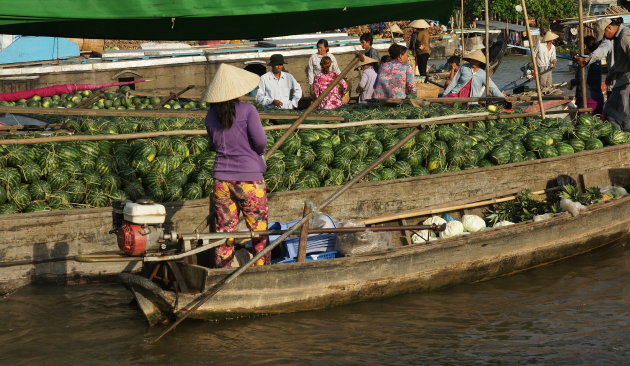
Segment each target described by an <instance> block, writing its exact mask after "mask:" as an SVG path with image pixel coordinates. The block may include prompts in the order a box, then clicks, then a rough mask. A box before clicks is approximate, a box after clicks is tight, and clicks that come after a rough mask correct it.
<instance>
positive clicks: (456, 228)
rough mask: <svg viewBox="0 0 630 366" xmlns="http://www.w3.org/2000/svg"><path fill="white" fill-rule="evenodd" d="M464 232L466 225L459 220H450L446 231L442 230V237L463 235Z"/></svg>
mask: <svg viewBox="0 0 630 366" xmlns="http://www.w3.org/2000/svg"><path fill="white" fill-rule="evenodd" d="M463 233H464V225H463V224H462V223H461V222H459V221H457V220H453V221H449V222H447V223H446V228H445V229H444V231H441V232H440V238H443V239H446V238H452V237H454V236H458V235H462V234H463Z"/></svg>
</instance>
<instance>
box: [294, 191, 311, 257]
mask: <svg viewBox="0 0 630 366" xmlns="http://www.w3.org/2000/svg"><path fill="white" fill-rule="evenodd" d="M309 213H311V205H309V204H308V202H304V212H303V213H302V216H306V215H308V214H309ZM308 226H309V224H308V221H306V222H305V223H304V225H302V232H301V233H300V242H299V245H298V251H297V261H298V262H304V261H305V260H306V244H307V242H308V230H309V227H308Z"/></svg>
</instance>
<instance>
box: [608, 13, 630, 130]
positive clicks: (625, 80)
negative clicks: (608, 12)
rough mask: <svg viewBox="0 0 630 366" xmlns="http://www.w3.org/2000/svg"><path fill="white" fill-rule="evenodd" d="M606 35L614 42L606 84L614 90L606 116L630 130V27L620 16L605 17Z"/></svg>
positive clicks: (610, 120) (622, 127) (609, 98)
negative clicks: (625, 25) (627, 26)
mask: <svg viewBox="0 0 630 366" xmlns="http://www.w3.org/2000/svg"><path fill="white" fill-rule="evenodd" d="M602 25H604V26H605V27H604V32H603V33H604V37H605V38H606V39H608V40H610V41H611V42H612V55H613V56H612V57H613V62H612V66H610V67H609V68H608V74H607V76H606V84H607V85H610V86H612V92H611V93H610V96H609V97H608V100H607V101H606V104H605V105H604V117H605V118H606V119H607V120H608V121H609V122H611V123H614V124H616V125H617V126H619V127H620V128H621V129H622V130H624V131H626V132H630V28H626V27H624V25H623V24H622V21H620V20H619V19H618V18H607V19H604V21H603V24H602Z"/></svg>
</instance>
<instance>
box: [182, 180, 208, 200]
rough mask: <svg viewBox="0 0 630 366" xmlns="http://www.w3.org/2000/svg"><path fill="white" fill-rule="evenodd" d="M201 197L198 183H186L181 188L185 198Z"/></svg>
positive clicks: (195, 198) (201, 190) (201, 191)
mask: <svg viewBox="0 0 630 366" xmlns="http://www.w3.org/2000/svg"><path fill="white" fill-rule="evenodd" d="M202 197H203V189H202V188H201V185H199V184H198V183H187V184H186V185H185V186H184V188H183V198H184V199H185V200H197V199H200V198H202Z"/></svg>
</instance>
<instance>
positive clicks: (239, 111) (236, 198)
mask: <svg viewBox="0 0 630 366" xmlns="http://www.w3.org/2000/svg"><path fill="white" fill-rule="evenodd" d="M259 82H260V77H259V76H258V75H256V74H254V73H251V72H249V71H246V70H243V69H239V68H237V67H234V66H230V65H227V64H221V65H220V66H219V69H218V70H217V72H216V74H215V75H214V77H213V78H212V81H210V84H209V85H208V87H207V88H206V90H205V91H204V93H203V97H202V99H203V100H204V101H205V102H207V103H209V105H210V109H209V110H208V114H207V115H206V121H205V122H206V130H207V131H208V138H209V140H210V143H211V146H213V148H214V150H215V151H216V159H215V162H214V168H213V171H212V177H213V178H214V182H213V190H212V198H211V202H212V210H213V211H214V214H215V215H214V223H215V229H216V231H217V232H231V231H236V227H237V224H238V218H239V214H240V213H241V212H242V213H243V216H244V217H245V223H246V224H247V227H248V228H249V230H266V229H267V189H266V186H265V181H264V178H263V173H264V172H265V169H266V167H265V163H264V161H263V159H262V157H261V155H262V154H263V153H264V152H265V145H266V144H267V136H266V135H265V131H264V130H263V127H262V123H261V121H260V116H259V115H258V111H257V110H256V108H255V107H254V106H253V105H252V104H249V103H244V102H240V101H239V100H238V98H239V97H241V96H243V95H245V94H247V93H248V92H250V91H251V90H253V89H254V88H255V87H256V86H258V83H259ZM267 241H268V239H267V237H261V238H255V239H253V242H252V244H253V248H254V250H255V251H256V252H260V251H261V250H263V249H264V247H265V246H266V245H267ZM233 259H234V247H233V242H230V241H228V242H227V243H226V244H225V245H223V246H220V247H217V248H216V249H215V257H214V261H215V263H214V264H215V265H216V266H217V267H222V268H227V267H231V266H232V265H233ZM269 259H270V258H269V257H268V256H267V257H265V258H263V259H261V260H260V261H259V262H258V263H256V265H263V264H268V263H269Z"/></svg>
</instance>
